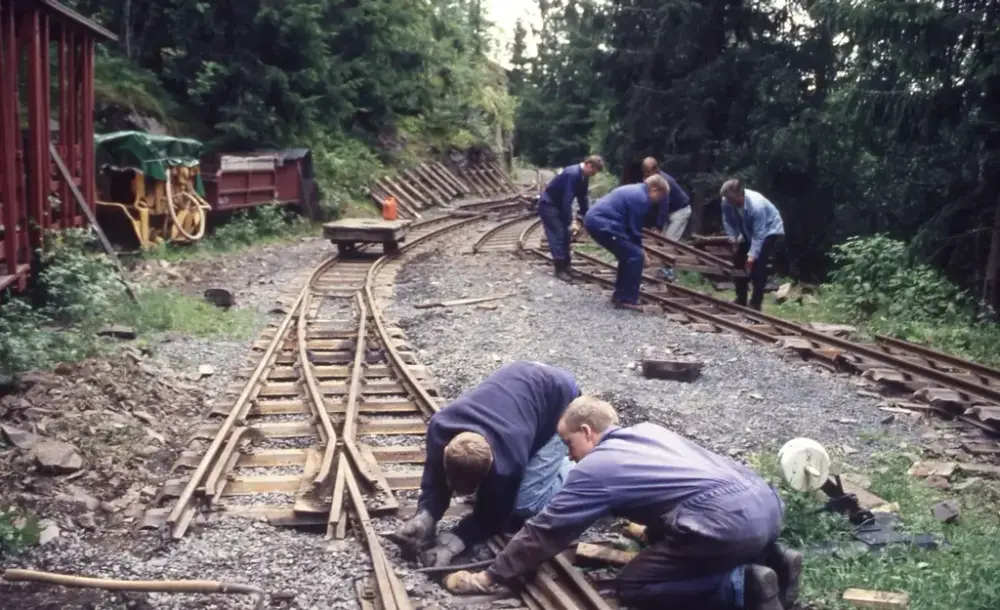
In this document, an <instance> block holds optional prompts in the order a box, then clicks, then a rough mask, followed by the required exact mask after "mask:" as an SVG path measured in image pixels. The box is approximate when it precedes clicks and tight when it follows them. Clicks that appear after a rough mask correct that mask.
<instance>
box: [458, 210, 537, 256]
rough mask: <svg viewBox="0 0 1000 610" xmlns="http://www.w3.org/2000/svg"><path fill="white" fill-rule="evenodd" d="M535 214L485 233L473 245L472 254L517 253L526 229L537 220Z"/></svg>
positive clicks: (512, 219) (500, 225)
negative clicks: (499, 251) (501, 251)
mask: <svg viewBox="0 0 1000 610" xmlns="http://www.w3.org/2000/svg"><path fill="white" fill-rule="evenodd" d="M537 218H538V217H537V216H535V215H534V214H523V215H521V216H518V217H516V218H511V219H510V220H505V221H503V222H501V223H500V224H498V225H496V226H495V227H493V228H491V229H490V230H488V231H486V232H485V233H483V234H482V235H481V236H480V237H479V239H478V240H476V243H475V244H473V245H472V252H473V253H475V254H478V253H479V252H492V251H498V250H510V251H515V252H516V251H517V250H518V249H519V244H520V240H521V233H523V232H524V229H525V227H527V226H529V225H530V224H531V223H533V222H535V221H536V220H537Z"/></svg>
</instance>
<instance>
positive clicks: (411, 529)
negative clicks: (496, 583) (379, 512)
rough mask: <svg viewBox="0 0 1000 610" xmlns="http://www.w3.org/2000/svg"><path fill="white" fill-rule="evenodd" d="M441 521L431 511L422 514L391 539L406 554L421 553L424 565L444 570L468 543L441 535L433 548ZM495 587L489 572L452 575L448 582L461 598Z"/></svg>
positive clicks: (452, 535) (390, 537) (447, 534)
mask: <svg viewBox="0 0 1000 610" xmlns="http://www.w3.org/2000/svg"><path fill="white" fill-rule="evenodd" d="M436 526H437V522H436V521H434V518H433V517H431V515H430V513H428V512H427V511H419V512H418V513H417V514H416V515H415V516H414V517H413V518H412V519H410V520H409V521H407V522H406V523H404V524H403V525H401V526H400V527H399V529H397V530H396V531H395V532H394V533H392V534H391V535H390V536H389V539H390V540H392V541H393V542H395V543H396V544H397V545H398V546H399V548H400V549H401V550H402V551H403V553H404V555H410V556H413V555H417V554H418V553H419V560H420V563H421V564H422V565H424V566H428V567H431V566H433V567H444V566H447V565H449V564H451V561H452V559H454V558H455V557H456V556H457V555H459V554H461V553H462V551H464V550H465V543H464V542H462V539H461V538H459V537H458V536H456V535H455V534H453V533H451V532H441V533H440V534H438V535H437V537H436V538H435V543H434V544H433V545H431V542H430V541H431V539H432V538H434V530H435V528H436ZM427 546H430V547H431V548H430V549H428V550H426V551H424V552H422V553H420V550H421V549H423V548H425V547H427ZM492 584H493V582H492V580H491V579H490V577H489V576H488V575H487V574H486V572H476V573H472V572H469V571H467V570H462V571H460V572H455V573H454V574H450V575H449V576H448V578H446V579H445V581H444V586H445V588H447V589H448V590H449V591H451V592H452V593H457V594H459V595H469V594H473V593H485V592H487V591H489V589H490V587H491V585H492Z"/></svg>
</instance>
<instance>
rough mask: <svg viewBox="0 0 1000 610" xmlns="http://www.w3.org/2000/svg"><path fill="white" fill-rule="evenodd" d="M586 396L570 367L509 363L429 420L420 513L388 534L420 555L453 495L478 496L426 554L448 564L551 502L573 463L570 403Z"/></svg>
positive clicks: (427, 559) (425, 559)
mask: <svg viewBox="0 0 1000 610" xmlns="http://www.w3.org/2000/svg"><path fill="white" fill-rule="evenodd" d="M579 395H580V389H579V388H578V387H577V385H576V381H575V380H574V379H573V375H572V373H570V372H569V371H566V370H563V369H560V368H557V367H554V366H549V365H546V364H542V363H540V362H529V361H520V362H513V363H511V364H507V365H505V366H503V367H501V368H500V369H499V370H497V371H496V372H495V373H493V374H492V375H490V376H489V377H488V378H487V379H486V380H485V381H484V382H483V383H481V384H479V386H477V387H475V388H473V389H472V390H470V391H468V392H466V393H464V394H462V395H461V396H459V397H458V399H457V400H455V401H454V402H452V403H451V404H449V405H448V406H446V407H445V408H443V409H441V410H440V411H438V412H437V413H435V414H434V416H433V417H431V420H430V424H429V425H428V427H427V459H426V462H425V464H424V474H423V479H422V480H421V482H420V499H419V500H418V501H417V514H416V515H415V516H414V517H413V518H412V519H411V520H410V521H408V522H406V523H404V524H403V525H402V526H401V527H400V528H399V529H398V530H397V531H396V532H395V534H393V535H392V536H391V537H390V539H392V540H393V541H394V542H396V544H398V545H399V547H400V548H401V549H402V550H403V551H404V552H405V553H410V554H416V553H417V552H418V551H420V550H421V549H422V548H425V547H427V546H431V541H432V540H434V533H435V529H436V526H437V522H438V521H439V520H440V519H441V517H442V516H443V515H444V512H445V511H446V510H447V509H448V505H449V503H450V501H451V496H452V494H458V495H471V494H473V493H475V494H476V505H475V508H474V510H473V512H472V514H471V515H469V516H467V517H465V518H464V519H462V520H461V521H460V522H459V523H458V525H457V526H456V527H455V529H454V530H453V531H450V532H442V533H441V534H439V535H438V536H437V540H436V545H433V548H431V549H430V550H429V551H426V552H424V553H422V554H421V556H420V560H421V562H422V563H423V564H424V565H433V566H445V565H448V564H449V563H451V560H452V559H453V558H454V557H455V556H456V555H458V554H460V553H461V552H462V551H464V550H465V548H466V547H468V546H470V545H472V544H475V543H477V542H480V541H482V540H485V539H486V538H487V537H489V536H492V535H494V534H497V533H499V532H500V531H501V530H502V529H503V528H504V526H506V525H507V524H508V521H509V520H510V519H511V517H516V518H519V519H526V518H528V517H530V516H532V515H534V514H535V513H537V512H538V511H539V510H541V509H542V507H544V506H545V504H546V503H547V502H548V501H549V499H550V498H551V497H552V496H553V495H555V493H556V492H557V491H558V490H559V488H560V487H561V486H562V483H563V481H564V480H565V478H566V475H567V473H568V472H569V470H570V469H571V468H572V466H573V464H572V462H570V461H569V459H568V457H567V452H566V447H565V446H564V445H563V443H562V441H561V440H560V439H559V436H558V435H557V434H556V424H557V423H558V422H559V417H560V416H561V415H562V414H563V412H564V411H565V410H566V407H567V405H569V403H570V402H571V401H572V400H573V399H574V398H576V397H577V396H579Z"/></svg>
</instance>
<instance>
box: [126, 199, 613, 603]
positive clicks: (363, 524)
mask: <svg viewBox="0 0 1000 610" xmlns="http://www.w3.org/2000/svg"><path fill="white" fill-rule="evenodd" d="M515 204H517V205H521V202H520V197H519V195H508V196H506V197H504V198H502V199H494V200H492V206H488V205H486V202H477V204H476V206H477V209H478V210H480V211H481V212H497V211H499V212H504V211H507V210H509V209H511V208H512V207H513V206H514V205H515ZM514 220H515V221H520V220H521V219H514ZM481 222H495V220H491V219H490V218H488V217H487V216H485V215H484V214H482V213H480V214H471V215H469V214H462V215H458V216H452V215H442V216H439V217H436V218H432V219H428V220H424V221H422V222H419V223H416V224H414V225H413V226H412V227H411V230H410V236H409V241H408V243H407V244H406V245H405V246H403V247H402V248H401V249H400V251H399V252H398V253H397V254H396V255H387V256H379V255H377V254H374V253H367V252H364V251H363V252H362V254H361V256H360V257H357V258H344V257H341V256H331V257H330V258H328V259H326V260H325V261H323V262H322V263H321V264H320V265H319V266H317V267H316V268H315V269H314V270H313V271H312V272H311V273H310V274H309V276H308V278H307V281H306V282H305V285H304V286H303V288H302V289H301V290H300V291H299V292H298V293H297V294H296V296H295V297H294V300H293V302H292V304H291V305H290V306H289V308H288V311H287V313H286V315H285V317H284V318H283V319H282V321H281V322H280V323H279V324H278V325H277V326H276V327H275V328H273V329H269V331H267V332H266V333H265V336H264V338H262V339H261V340H260V341H258V342H257V344H256V346H255V347H256V348H257V350H259V358H258V360H257V364H256V365H255V366H254V367H253V368H248V369H246V370H244V371H241V376H242V377H244V378H245V381H243V382H240V383H239V384H238V385H237V386H235V387H233V388H232V389H231V393H232V394H233V395H234V396H235V399H234V400H233V402H232V403H231V405H228V406H226V407H225V408H218V409H216V410H214V411H213V412H212V414H211V415H212V420H210V422H209V423H207V424H205V425H204V426H202V427H200V428H199V429H197V430H195V431H194V433H193V434H192V448H191V450H190V451H187V452H185V453H184V454H182V456H181V458H180V460H178V462H177V463H176V464H175V466H174V470H173V475H174V476H175V477H176V478H175V479H173V480H171V481H168V482H167V484H166V485H164V487H163V488H162V489H161V490H160V493H159V494H158V496H157V499H156V500H155V501H154V503H153V505H152V506H153V508H151V509H150V510H149V511H148V512H147V514H146V517H145V519H144V523H143V525H144V526H145V527H159V526H163V525H166V526H167V527H168V528H169V530H170V533H171V536H172V537H173V538H175V539H176V538H180V537H182V536H184V535H185V533H187V532H188V531H189V530H190V529H191V527H192V525H193V524H194V523H195V521H196V518H197V517H198V516H199V515H200V514H201V513H202V512H204V511H206V510H207V511H212V512H219V513H223V514H233V515H252V516H255V517H258V518H264V519H266V520H267V521H269V522H270V523H272V524H273V525H277V526H295V527H311V528H319V529H321V530H325V532H326V536H327V538H343V537H345V536H346V535H347V533H348V528H349V526H353V527H352V530H353V531H354V532H355V533H356V534H358V535H359V537H360V538H361V539H362V540H364V542H365V543H366V545H367V547H368V550H369V553H370V556H371V565H372V578H371V579H369V580H368V581H367V582H362V581H358V583H357V589H358V590H357V593H358V596H359V599H360V600H361V603H362V607H369V606H366V604H371V603H372V602H375V604H374V605H375V607H377V608H382V609H385V610H408V609H410V608H412V604H411V602H410V600H409V598H408V596H407V593H406V589H405V587H404V585H403V584H402V582H401V581H400V579H399V577H398V576H397V575H396V573H395V571H394V569H393V566H392V564H391V562H390V560H389V559H388V557H387V555H386V553H385V551H384V550H383V548H382V546H381V543H380V540H379V537H378V535H377V534H376V529H375V524H376V521H375V520H376V519H377V517H378V516H380V515H395V516H399V517H406V516H409V515H410V514H412V513H413V511H414V510H415V503H414V500H415V492H416V490H418V489H419V486H420V480H421V473H422V466H423V462H424V442H423V440H424V439H423V435H424V432H425V427H426V421H427V419H429V417H430V416H431V415H432V414H433V413H434V412H436V411H437V410H438V408H439V407H440V404H441V399H440V397H439V396H438V393H437V391H436V389H435V386H434V383H433V380H431V379H430V376H429V374H428V372H427V369H426V368H425V367H423V366H421V365H420V364H419V362H418V361H417V358H416V356H415V354H414V352H413V350H411V349H409V347H408V346H407V345H406V343H405V340H404V338H403V335H402V332H401V331H400V330H399V329H398V328H395V327H393V326H391V325H390V324H388V323H387V322H386V321H385V320H384V318H383V315H382V311H381V305H380V302H379V299H380V297H381V296H385V295H386V291H387V289H389V290H391V282H392V276H394V273H395V271H397V270H398V269H399V267H400V266H401V265H402V264H403V263H404V261H405V260H407V258H408V257H410V256H411V255H412V254H413V253H415V252H417V251H420V250H421V249H422V248H423V247H424V246H427V245H433V244H434V243H435V242H436V241H437V240H438V239H439V238H441V237H442V236H444V235H447V234H450V233H452V232H455V231H457V230H460V229H462V228H465V227H469V226H471V225H474V224H476V223H481ZM509 225H511V223H510V222H503V223H500V224H498V225H497V227H500V228H503V227H506V226H509ZM489 234H490V235H492V234H495V233H489ZM466 510H467V507H466V506H465V505H461V504H456V505H454V506H452V508H451V509H449V514H451V515H453V516H457V515H460V514H462V513H463V512H465V511H466ZM501 543H502V541H501V540H499V539H497V540H494V543H493V544H501ZM522 595H523V597H524V601H525V604H527V605H528V606H529V607H530V608H544V609H546V610H576V609H577V608H591V609H593V610H608V606H607V604H606V603H605V602H604V601H603V600H602V599H601V598H600V597H599V596H598V595H597V593H596V591H595V590H594V589H593V588H592V587H591V586H590V585H589V584H588V583H587V582H586V581H585V580H583V578H582V576H581V575H580V573H579V572H578V571H577V570H576V569H575V568H573V567H572V566H571V565H570V564H569V563H568V562H567V561H566V560H565V558H561V559H557V560H555V561H553V562H551V565H549V566H547V567H546V568H544V569H543V570H542V571H540V572H539V575H538V576H537V577H536V578H534V579H532V580H531V581H530V582H527V583H525V586H524V588H523V592H522Z"/></svg>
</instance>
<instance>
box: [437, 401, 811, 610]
mask: <svg viewBox="0 0 1000 610" xmlns="http://www.w3.org/2000/svg"><path fill="white" fill-rule="evenodd" d="M617 423H618V416H617V414H616V413H615V411H614V409H613V408H612V407H611V405H609V404H607V403H606V402H602V401H600V400H598V399H596V398H593V397H591V396H583V397H581V398H578V399H576V400H574V401H573V402H572V403H571V404H570V406H569V408H568V409H567V410H566V413H565V414H564V415H563V416H562V418H561V420H560V421H559V428H558V430H559V436H560V437H562V439H563V442H564V443H566V445H567V446H568V447H569V455H570V458H572V459H573V460H574V461H577V462H578V463H577V465H576V468H574V469H573V470H572V471H570V473H569V477H568V478H567V480H566V483H565V485H564V486H563V487H562V489H561V490H560V491H559V493H557V494H556V495H555V497H554V498H552V500H551V501H549V503H548V505H547V506H546V507H545V508H544V509H543V510H542V511H541V512H540V513H538V514H537V515H535V516H534V517H533V518H531V520H529V521H528V522H527V523H526V524H525V525H524V527H523V528H522V529H521V531H520V532H518V533H517V535H516V536H514V538H513V539H512V540H511V541H510V543H509V544H507V546H506V548H504V550H503V552H501V553H500V554H499V555H498V556H497V557H496V559H495V560H494V561H493V564H492V565H490V567H489V568H487V569H486V570H485V571H483V572H478V573H475V574H473V573H472V572H467V571H462V572H456V573H454V574H451V575H450V576H448V578H447V579H446V580H445V586H446V587H447V588H448V589H449V590H450V591H452V592H454V593H459V594H470V593H481V592H484V591H487V590H488V589H489V588H490V586H491V585H492V584H493V583H508V582H510V581H512V580H514V579H516V578H518V577H520V576H524V575H527V574H529V573H530V572H532V571H534V570H535V569H536V568H538V566H539V565H541V564H542V563H543V562H545V561H547V560H549V559H551V558H552V557H554V556H556V555H557V554H559V553H560V552H562V551H563V550H564V549H565V548H566V547H567V546H568V545H569V544H570V543H571V542H572V541H573V540H574V539H575V538H577V537H578V536H579V535H580V534H582V533H583V532H584V531H585V530H586V529H587V528H588V527H590V525H591V524H593V523H594V522H595V521H597V520H598V519H600V518H602V517H605V516H608V515H613V516H616V517H624V518H626V519H628V520H630V521H633V522H635V523H639V524H643V525H645V526H646V537H647V539H648V542H649V546H647V547H646V548H645V549H644V550H643V551H641V552H640V553H639V554H638V555H636V557H635V558H634V559H633V560H632V561H630V562H629V563H628V564H627V565H626V566H625V567H624V568H623V569H622V571H621V573H620V574H619V576H618V583H617V585H618V599H619V601H620V602H622V604H624V605H628V606H630V607H634V608H640V609H643V610H645V609H647V608H648V609H650V610H653V609H662V608H697V609H698V610H730V609H732V610H782V609H783V608H790V607H791V604H793V603H794V601H795V598H796V597H797V596H798V579H799V574H800V573H801V570H802V555H801V554H799V553H795V552H791V551H786V550H784V549H782V548H780V547H779V546H778V545H777V542H776V541H777V539H778V534H779V532H780V531H781V523H782V518H783V513H784V507H783V505H782V503H781V500H780V499H779V498H778V494H777V492H775V491H774V490H773V489H772V488H771V487H769V486H768V485H767V483H766V482H764V480H763V479H761V478H760V477H759V476H757V475H756V474H754V473H753V472H751V471H750V470H749V469H747V468H745V467H744V466H742V465H741V464H739V463H737V462H735V461H733V460H731V459H729V458H725V457H722V456H719V455H716V454H714V453H711V452H709V451H708V450H706V449H703V448H702V447H699V446H698V445H695V444H694V443H692V442H690V441H688V440H687V439H685V438H684V437H682V436H679V435H677V434H674V433H673V432H670V431H669V430H667V429H665V428H662V427H660V426H657V425H655V424H649V423H644V424H639V425H637V426H632V427H630V428H620V427H619V426H618V425H617Z"/></svg>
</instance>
